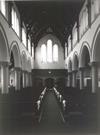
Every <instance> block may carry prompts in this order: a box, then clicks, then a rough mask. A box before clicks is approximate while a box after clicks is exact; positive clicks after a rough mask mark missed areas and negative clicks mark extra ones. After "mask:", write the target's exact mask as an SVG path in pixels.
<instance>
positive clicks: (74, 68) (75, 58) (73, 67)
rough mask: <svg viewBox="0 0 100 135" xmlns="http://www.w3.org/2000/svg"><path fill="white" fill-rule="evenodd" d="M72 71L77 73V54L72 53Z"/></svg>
mask: <svg viewBox="0 0 100 135" xmlns="http://www.w3.org/2000/svg"><path fill="white" fill-rule="evenodd" d="M72 64H73V65H72V69H73V71H77V70H78V68H79V58H78V54H77V52H74V54H73V63H72Z"/></svg>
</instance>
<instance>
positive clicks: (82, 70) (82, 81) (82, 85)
mask: <svg viewBox="0 0 100 135" xmlns="http://www.w3.org/2000/svg"><path fill="white" fill-rule="evenodd" d="M83 88H84V68H80V89H81V90H82V89H83Z"/></svg>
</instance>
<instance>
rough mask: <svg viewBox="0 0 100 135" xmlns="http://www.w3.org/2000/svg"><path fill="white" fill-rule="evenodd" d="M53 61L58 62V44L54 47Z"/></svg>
mask: <svg viewBox="0 0 100 135" xmlns="http://www.w3.org/2000/svg"><path fill="white" fill-rule="evenodd" d="M53 61H54V62H57V61H58V45H57V44H55V45H54V46H53Z"/></svg>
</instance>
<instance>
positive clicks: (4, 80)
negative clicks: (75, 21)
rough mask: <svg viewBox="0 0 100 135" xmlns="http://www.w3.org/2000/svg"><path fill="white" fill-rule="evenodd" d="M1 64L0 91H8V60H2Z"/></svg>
mask: <svg viewBox="0 0 100 135" xmlns="http://www.w3.org/2000/svg"><path fill="white" fill-rule="evenodd" d="M0 65H1V93H3V94H4V93H8V85H9V70H8V69H9V68H8V67H9V64H8V62H2V63H0Z"/></svg>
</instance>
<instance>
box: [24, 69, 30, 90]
mask: <svg viewBox="0 0 100 135" xmlns="http://www.w3.org/2000/svg"><path fill="white" fill-rule="evenodd" d="M25 79H26V87H28V85H29V84H28V81H29V78H28V71H26V72H25Z"/></svg>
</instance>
